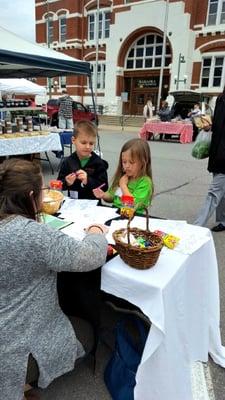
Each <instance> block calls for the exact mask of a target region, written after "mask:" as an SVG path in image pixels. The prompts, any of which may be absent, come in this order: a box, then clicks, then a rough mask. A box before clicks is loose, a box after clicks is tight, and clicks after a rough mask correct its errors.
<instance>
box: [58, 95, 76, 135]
mask: <svg viewBox="0 0 225 400" xmlns="http://www.w3.org/2000/svg"><path fill="white" fill-rule="evenodd" d="M62 93H63V95H64V96H62V97H60V98H59V128H60V129H71V130H72V129H73V99H72V97H70V96H69V95H68V94H67V91H66V90H65V89H64V90H63V91H62Z"/></svg>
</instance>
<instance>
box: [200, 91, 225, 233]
mask: <svg viewBox="0 0 225 400" xmlns="http://www.w3.org/2000/svg"><path fill="white" fill-rule="evenodd" d="M208 171H209V172H212V173H213V180H212V182H211V184H210V186H209V189H208V194H207V196H206V200H205V203H204V205H203V207H202V208H201V210H200V212H199V215H198V217H197V219H196V221H195V224H196V225H200V226H203V225H205V224H206V222H207V221H208V219H209V218H210V216H211V215H212V214H213V212H214V211H216V222H218V225H216V226H214V227H213V228H212V231H214V232H221V231H224V230H225V87H224V90H223V93H222V94H221V95H220V96H219V97H218V98H217V100H216V107H215V111H214V118H213V123H212V141H211V146H210V151H209V162H208Z"/></svg>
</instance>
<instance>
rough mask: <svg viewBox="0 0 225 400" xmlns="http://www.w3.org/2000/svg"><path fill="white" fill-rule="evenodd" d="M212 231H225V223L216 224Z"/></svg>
mask: <svg viewBox="0 0 225 400" xmlns="http://www.w3.org/2000/svg"><path fill="white" fill-rule="evenodd" d="M211 231H213V232H222V231H225V226H224V225H223V224H218V225H216V226H214V227H213V228H212V229H211Z"/></svg>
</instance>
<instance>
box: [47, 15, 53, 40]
mask: <svg viewBox="0 0 225 400" xmlns="http://www.w3.org/2000/svg"><path fill="white" fill-rule="evenodd" d="M45 20H46V37H47V44H48V45H49V44H50V43H52V42H53V40H54V28H53V14H48V15H46V16H45Z"/></svg>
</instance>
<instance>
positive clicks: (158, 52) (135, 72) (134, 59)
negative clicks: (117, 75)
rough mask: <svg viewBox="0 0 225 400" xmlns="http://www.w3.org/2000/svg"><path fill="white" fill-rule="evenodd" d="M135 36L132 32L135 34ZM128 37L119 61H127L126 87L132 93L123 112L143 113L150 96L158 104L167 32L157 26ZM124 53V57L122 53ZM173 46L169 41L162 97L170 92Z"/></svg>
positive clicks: (129, 93)
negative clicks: (164, 38)
mask: <svg viewBox="0 0 225 400" xmlns="http://www.w3.org/2000/svg"><path fill="white" fill-rule="evenodd" d="M131 36H132V35H131ZM131 36H130V37H129V39H128V40H127V43H125V45H124V48H123V49H122V50H121V53H120V57H119V61H120V62H121V61H123V68H124V77H123V79H124V82H123V88H124V91H125V92H127V93H128V101H127V102H126V103H124V104H123V113H124V114H130V115H141V114H142V113H143V107H144V105H145V104H146V102H147V100H148V99H151V100H152V103H153V105H154V106H156V105H157V98H158V90H159V77H160V68H161V65H162V53H163V34H162V32H160V31H157V30H155V29H152V31H151V30H149V28H148V31H147V32H146V31H145V33H143V28H142V32H139V34H138V32H135V33H134V35H133V37H132V38H131ZM122 53H123V57H121V54H122ZM171 60H172V50H171V46H170V43H169V41H167V44H166V57H165V68H164V73H163V83H162V93H161V97H162V99H165V98H166V96H167V94H168V89H169V83H170V73H169V64H170V63H171Z"/></svg>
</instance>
